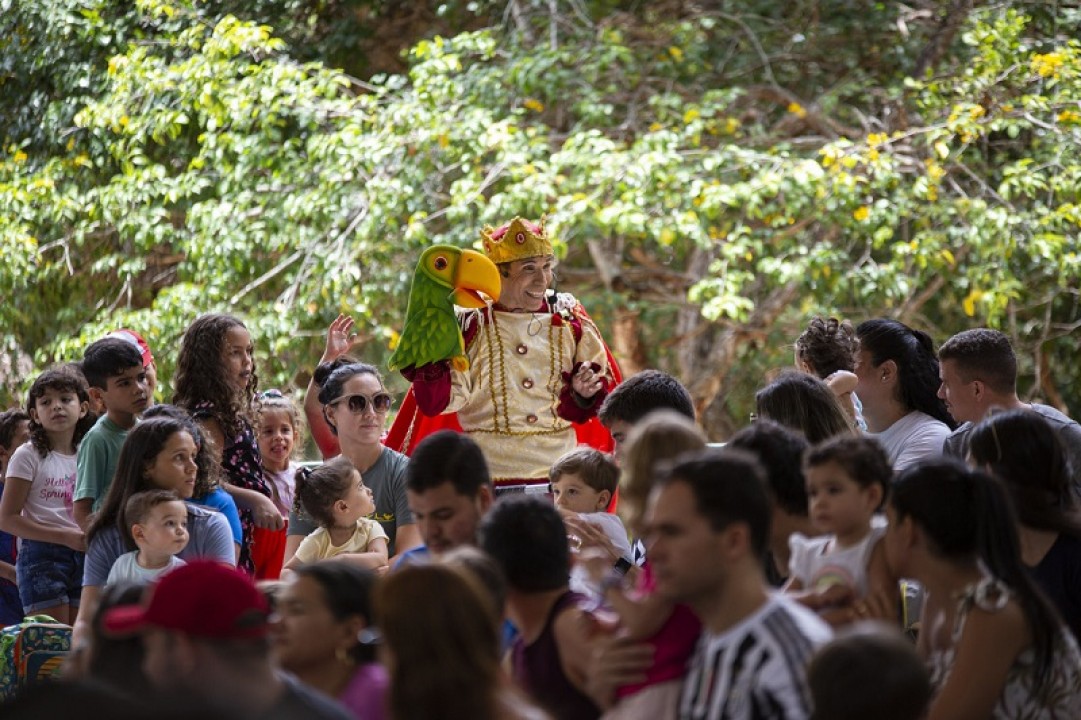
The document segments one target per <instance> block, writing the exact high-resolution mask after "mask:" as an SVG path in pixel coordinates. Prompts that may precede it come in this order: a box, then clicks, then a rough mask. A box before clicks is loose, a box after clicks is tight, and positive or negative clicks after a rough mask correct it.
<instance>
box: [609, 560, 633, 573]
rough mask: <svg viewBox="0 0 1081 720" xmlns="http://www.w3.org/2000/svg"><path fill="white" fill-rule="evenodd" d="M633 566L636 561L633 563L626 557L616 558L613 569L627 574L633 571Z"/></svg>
mask: <svg viewBox="0 0 1081 720" xmlns="http://www.w3.org/2000/svg"><path fill="white" fill-rule="evenodd" d="M632 567H634V563H632V562H631V561H630V560H628V559H627V558H625V557H621V558H619V559H618V560H616V561H615V562H614V563H612V569H613V570H615V571H616V572H617V573H619V574H620V575H626V574H627V573H629V572H630V571H631V568H632Z"/></svg>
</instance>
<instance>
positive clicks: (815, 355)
mask: <svg viewBox="0 0 1081 720" xmlns="http://www.w3.org/2000/svg"><path fill="white" fill-rule="evenodd" d="M858 351H859V341H858V340H857V339H856V331H855V330H854V329H853V328H852V323H850V322H848V321H847V320H838V319H837V318H833V317H831V318H822V317H816V318H814V319H813V320H811V322H810V323H809V324H808V325H807V329H806V330H804V331H803V333H802V334H801V335H800V336H799V337H798V338H797V339H796V353H797V355H798V356H799V359H800V360H801V361H803V362H805V363H807V365H808V366H810V368H811V369H812V370H813V371H814V373H815V375H818V377H820V378H827V377H829V376H830V375H832V374H833V373H835V372H837V371H838V370H847V371H848V372H852V370H853V369H854V368H855V367H856V353H857V352H858Z"/></svg>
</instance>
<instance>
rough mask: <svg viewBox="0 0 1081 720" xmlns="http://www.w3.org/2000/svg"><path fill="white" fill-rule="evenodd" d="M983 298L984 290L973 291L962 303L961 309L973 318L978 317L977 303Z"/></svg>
mask: <svg viewBox="0 0 1081 720" xmlns="http://www.w3.org/2000/svg"><path fill="white" fill-rule="evenodd" d="M982 297H983V291H982V290H973V291H972V292H970V293H969V294H968V296H967V297H966V298H965V299H964V300H962V301H961V307H963V308H964V310H965V315H968V316H969V317H973V316H975V315H976V303H978V302H979V301H980V299H981V298H982Z"/></svg>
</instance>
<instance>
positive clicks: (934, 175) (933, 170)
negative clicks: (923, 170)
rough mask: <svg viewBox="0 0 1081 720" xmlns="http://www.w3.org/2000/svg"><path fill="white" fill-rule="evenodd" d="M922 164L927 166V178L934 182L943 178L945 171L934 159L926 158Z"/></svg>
mask: <svg viewBox="0 0 1081 720" xmlns="http://www.w3.org/2000/svg"><path fill="white" fill-rule="evenodd" d="M924 164H926V165H927V177H929V178H931V179H932V180H934V181H936V182H937V181H939V180H941V179H942V178H943V177H945V175H946V169H945V168H943V167H942V166H941V165H939V164H938V162H937V161H936V160H935V159H934V158H927V159H926V160H925V161H924Z"/></svg>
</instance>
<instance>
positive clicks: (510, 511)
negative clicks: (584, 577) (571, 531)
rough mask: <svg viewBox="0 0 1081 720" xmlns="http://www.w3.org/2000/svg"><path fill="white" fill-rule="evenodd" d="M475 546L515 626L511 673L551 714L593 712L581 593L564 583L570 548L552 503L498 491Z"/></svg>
mask: <svg viewBox="0 0 1081 720" xmlns="http://www.w3.org/2000/svg"><path fill="white" fill-rule="evenodd" d="M480 547H481V549H482V550H484V552H486V553H488V554H489V555H490V556H491V557H492V558H493V559H494V560H495V561H496V564H497V565H499V567H500V569H501V570H502V571H503V575H504V577H505V578H506V580H507V618H508V619H509V620H510V621H511V622H512V623H514V626H515V627H516V628H517V629H518V633H519V635H518V637H517V638H516V639H515V640H514V644H513V646H512V649H511V674H512V676H513V678H514V680H515V681H516V682H517V683H518V684H519V685H520V686H521V687H522V689H523V690H525V691H526V693H527V694H529V695H530V697H531V698H532V699H533V701H534V702H536V703H537V704H539V705H540V706H541V707H542V708H543V709H544V710H545V711H546V712H548V714H549V715H551V716H552V717H553V718H559V720H594V719H595V718H598V717H600V714H601V712H600V709H599V708H598V707H597V706H596V705H595V704H594V702H593V701H592V700H591V699H590V698H589V697H588V696H587V695H586V694H585V692H584V689H583V688H584V686H585V665H586V662H587V660H588V658H589V654H590V645H589V642H588V639H587V638H586V637H585V634H584V633H583V628H584V627H587V626H588V616H587V615H586V613H585V611H584V610H583V608H582V605H583V604H585V603H586V602H587V598H586V597H585V596H584V595H580V594H579V593H576V592H573V591H572V590H570V588H569V580H570V550H569V549H568V547H567V529H566V527H565V526H564V524H563V519H562V518H561V517H560V515H559V511H558V510H556V508H555V506H554V505H552V503H551V502H550V501H549V500H547V499H545V498H540V497H537V496H535V495H534V496H531V495H522V496H517V497H509V498H505V499H501V500H500V501H499V502H498V503H497V504H496V505H495V506H494V507H493V508H492V510H491V512H489V513H488V514H487V515H486V516H485V518H484V520H483V521H482V523H481V528H480Z"/></svg>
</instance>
